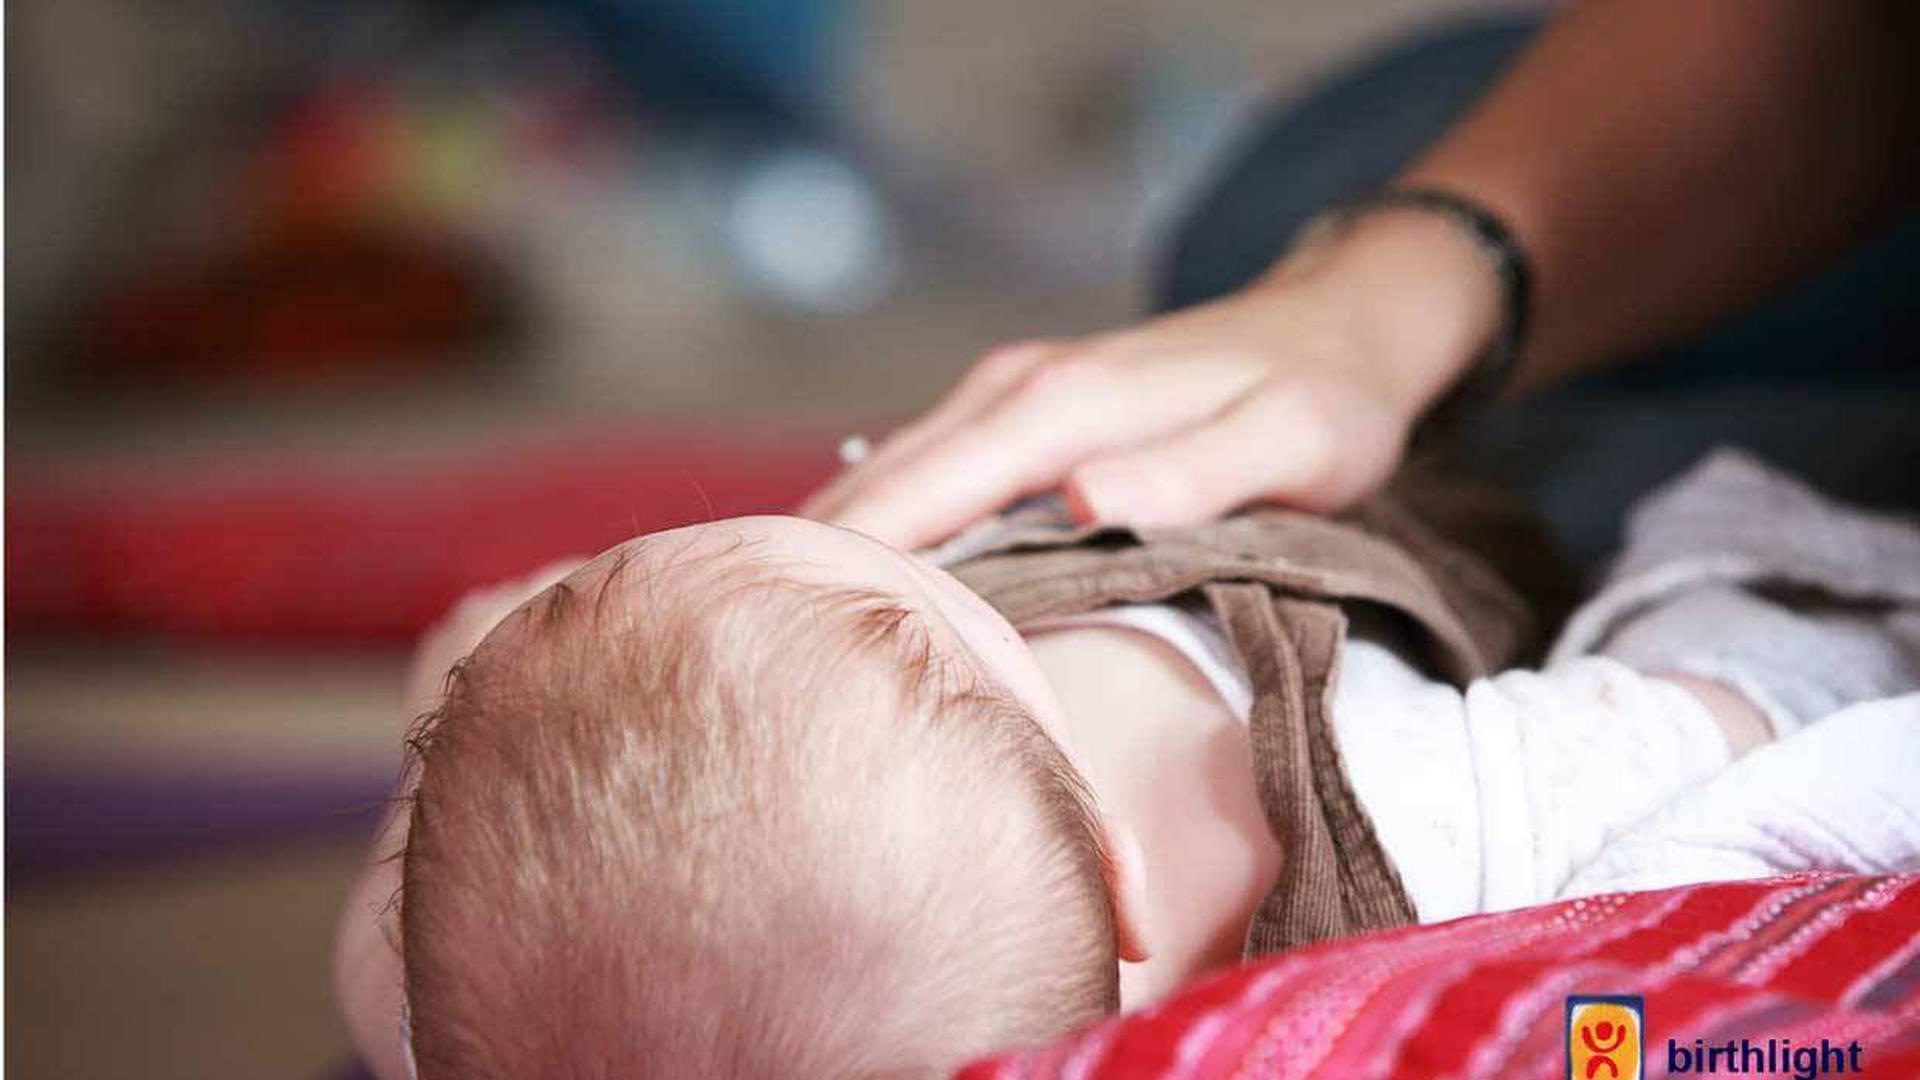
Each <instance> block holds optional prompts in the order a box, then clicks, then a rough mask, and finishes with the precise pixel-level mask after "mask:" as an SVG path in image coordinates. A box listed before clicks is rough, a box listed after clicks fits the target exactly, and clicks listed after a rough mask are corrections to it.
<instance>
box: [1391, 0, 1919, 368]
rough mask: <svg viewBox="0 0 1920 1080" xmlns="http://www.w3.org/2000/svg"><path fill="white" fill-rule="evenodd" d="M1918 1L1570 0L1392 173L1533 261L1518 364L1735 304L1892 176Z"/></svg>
mask: <svg viewBox="0 0 1920 1080" xmlns="http://www.w3.org/2000/svg"><path fill="white" fill-rule="evenodd" d="M1916 15H1920V8H1916V6H1914V5H1906V4H1900V3H1879V4H1877V3H1871V2H1868V0H1812V2H1810V0H1687V2H1685V3H1673V2H1671V0H1594V2H1587V3H1580V4H1577V5H1575V6H1574V7H1572V8H1571V9H1570V10H1568V11H1567V12H1566V14H1565V15H1564V16H1562V17H1561V18H1560V19H1559V20H1558V21H1557V22H1556V23H1555V24H1554V25H1553V26H1551V27H1550V28H1549V29H1548V30H1547V31H1546V32H1545V33H1544V34H1543V35H1542V37H1541V39H1540V41H1539V42H1538V43H1537V44H1536V45H1535V46H1534V47H1533V48H1531V49H1530V50H1529V51H1528V52H1527V54H1526V55H1525V56H1524V57H1523V58H1522V59H1521V60H1520V62H1519V63H1518V64H1517V65H1516V67H1515V68H1514V69H1513V70H1512V71H1511V72H1510V73H1509V74H1508V75H1507V76H1506V77H1505V78H1504V79H1503V80H1502V81H1501V83H1500V84H1499V86H1498V87H1497V88H1496V89H1495V90H1494V91H1493V92H1492V93H1491V94H1490V95H1489V96H1488V97H1487V99H1486V100H1485V101H1484V102H1483V103H1482V104H1481V105H1480V106H1479V107H1478V108H1477V109H1475V111H1474V112H1473V113H1471V114H1470V115H1469V116H1468V117H1467V118H1466V119H1465V120H1464V121H1463V122H1462V123H1461V124H1460V125H1459V126H1458V127H1457V128H1456V129H1455V130H1454V131H1453V132H1452V133H1450V134H1449V135H1448V136H1447V137H1446V138H1445V139H1443V140H1442V141H1441V142H1440V143H1439V144H1437V145H1436V146H1434V147H1433V148H1432V149H1431V150H1430V151H1429V152H1428V153H1427V154H1425V155H1424V156H1422V157H1421V158H1420V159H1418V160H1417V161H1416V162H1415V163H1414V164H1413V166H1412V167H1411V168H1410V169H1409V170H1408V171H1407V173H1406V174H1405V175H1404V176H1403V177H1402V182H1403V183H1407V184H1431V185H1436V186H1441V187H1445V188H1449V189H1452V190H1455V191H1457V192H1460V193H1462V194H1466V195H1468V196H1470V197H1472V198H1475V199H1477V200H1479V201H1481V202H1483V203H1485V204H1487V205H1488V206H1490V207H1492V208H1493V209H1494V210H1496V211H1497V212H1498V213H1500V214H1501V215H1502V216H1504V217H1505V218H1506V219H1507V220H1508V222H1509V224H1510V225H1511V227H1512V228H1513V230H1514V231H1515V232H1516V234H1517V235H1518V236H1519V238H1520V240H1521V242H1522V244H1523V245H1524V246H1525V247H1526V249H1527V250H1528V252H1529V253H1530V255H1531V257H1532V259H1533V261H1534V264H1535V286H1536V289H1535V308H1534V312H1535V321H1534V327H1533V335H1532V340H1531V342H1530V345H1529V348H1528V350H1527V353H1526V358H1525V361H1524V362H1523V365H1522V368H1521V370H1520V375H1519V378H1520V381H1521V382H1523V383H1533V384H1537V383H1540V382H1544V381H1549V380H1551V379H1553V378H1555V377H1557V376H1561V375H1564V374H1567V373H1570V372H1573V371H1577V370H1581V369H1584V368H1589V367H1593V366H1595V365H1598V364H1601V363H1605V362H1609V361H1612V360H1615V359H1618V358H1622V357H1625V356H1628V355H1631V354H1632V353H1633V352H1634V351H1636V350H1639V349H1643V348H1645V347H1647V346H1650V345H1654V344H1657V343H1659V342H1660V341H1662V340H1665V339H1669V338H1672V337H1674V336H1676V335H1679V334H1683V333H1685V332H1687V331H1690V330H1694V329H1697V328H1699V327H1700V326H1702V325H1704V324H1706V323H1707V322H1709V321H1710V320H1713V319H1715V318H1717V317H1720V316H1724V315H1726V314H1729V313H1731V312H1733V311H1735V310H1737V309H1738V308H1739V307H1740V306H1742V305H1743V304H1745V303H1747V302H1750V301H1752V300H1754V299H1756V298H1758V297H1760V296H1763V295H1765V294H1766V293H1767V292H1768V291H1769V290H1771V289H1774V288H1777V287H1779V286H1780V285H1782V284H1784V283H1785V282H1787V281H1789V280H1791V279H1792V277H1793V276H1794V275H1796V274H1798V273H1801V272H1804V271H1806V270H1808V269H1811V268H1814V267H1816V266H1818V265H1819V264H1820V263H1821V262H1823V261H1824V260H1827V259H1829V258H1831V257H1832V256H1833V255H1834V254H1835V253H1836V252H1838V251H1840V250H1842V249H1844V247H1845V246H1846V245H1847V244H1848V243H1849V242H1850V241H1853V240H1855V239H1857V238H1858V237H1859V236H1860V235H1861V234H1862V233H1863V232H1865V231H1866V230H1867V229H1869V228H1870V227H1871V226H1872V224H1873V223H1874V222H1875V221H1877V220H1879V219H1881V218H1882V217H1883V216H1884V215H1885V214H1886V213H1888V212H1889V211H1890V210H1891V209H1892V208H1893V207H1894V206H1895V205H1896V204H1897V202H1898V200H1899V199H1900V198H1901V197H1902V196H1903V194H1905V193H1904V192H1903V191H1902V185H1903V183H1907V182H1909V178H1910V177H1911V175H1912V167H1913V164H1914V162H1913V156H1914V149H1913V147H1914V142H1915V138H1914V129H1913V126H1912V123H1913V120H1914V116H1913V103H1914V96H1915V95H1914V92H1913V78H1912V76H1911V75H1910V74H1909V73H1908V71H1907V67H1908V66H1909V65H1910V63H1911V56H1910V55H1909V54H1908V52H1907V50H1909V49H1911V48H1912V47H1913V42H1914V41H1915V37H1914V34H1913V30H1914V28H1915V25H1916V23H1917V22H1920V18H1916Z"/></svg>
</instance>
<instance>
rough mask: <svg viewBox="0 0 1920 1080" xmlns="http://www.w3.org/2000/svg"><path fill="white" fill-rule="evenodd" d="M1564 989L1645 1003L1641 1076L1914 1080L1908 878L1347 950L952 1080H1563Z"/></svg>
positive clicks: (1515, 919)
mask: <svg viewBox="0 0 1920 1080" xmlns="http://www.w3.org/2000/svg"><path fill="white" fill-rule="evenodd" d="M1573 994H1608V995H1616V994H1625V995H1641V996H1643V997H1644V999H1645V1021H1644V1022H1645V1029H1644V1030H1645V1043H1644V1049H1645V1058H1644V1060H1645V1062H1646V1063H1647V1065H1648V1067H1647V1069H1646V1074H1647V1075H1648V1076H1653V1075H1665V1069H1664V1066H1663V1065H1662V1063H1663V1062H1664V1061H1665V1053H1666V1047H1667V1044H1668V1040H1670V1039H1671V1040H1673V1041H1674V1042H1675V1043H1676V1044H1677V1045H1679V1046H1682V1047H1691V1046H1692V1045H1693V1041H1694V1040H1695V1039H1704V1040H1706V1042H1707V1043H1708V1044H1710V1045H1714V1046H1719V1045H1724V1044H1725V1043H1726V1042H1728V1041H1729V1040H1739V1039H1742V1038H1746V1039H1751V1040H1753V1043H1754V1044H1756V1045H1759V1046H1761V1047H1762V1048H1763V1050H1764V1047H1765V1045H1766V1042H1767V1040H1768V1039H1775V1038H1777V1039H1783V1040H1791V1041H1792V1044H1793V1046H1794V1047H1804V1046H1808V1045H1813V1046H1819V1045H1820V1044H1821V1041H1822V1040H1823V1039H1824V1040H1826V1041H1827V1042H1828V1043H1830V1044H1838V1045H1840V1046H1843V1047H1844V1046H1846V1045H1848V1044H1850V1043H1852V1042H1855V1041H1857V1042H1858V1043H1859V1044H1860V1046H1861V1054H1860V1064H1861V1065H1862V1066H1863V1068H1862V1069H1861V1071H1860V1072H1859V1073H1858V1074H1857V1075H1862V1076H1883V1077H1914V1076H1920V874H1904V875H1894V876H1887V877H1855V876H1849V875H1839V874H1807V875H1795V876H1791V877H1785V878H1775V879H1769V880H1764V881H1741V882H1721V883H1714V884H1707V885H1693V886H1687V887H1684V888H1679V889H1668V890H1664V891H1660V892H1646V893H1627V894H1616V895H1610V896H1596V897H1591V898H1588V899H1584V900H1570V901H1566V902H1563V903H1558V904H1548V905H1545V906H1542V907H1535V908H1526V909H1523V910H1520V911H1509V912H1502V913H1499V914H1495V915H1481V916H1475V917H1472V918H1467V919H1460V920H1457V921H1455V922H1450V923H1440V924H1437V925H1434V926H1416V927H1408V928H1406V929H1403V930H1394V931H1389V932H1387V933H1382V934H1373V935H1368V936H1366V937H1360V938H1351V939H1348V940H1346V941H1340V942H1333V943H1330V944H1327V945H1322V946H1319V947H1316V948H1311V949H1305V950H1302V951H1300V952H1295V953H1290V954H1287V955H1283V956H1277V957H1272V958H1269V959H1266V960H1263V961H1260V962H1258V963H1254V964H1250V965H1248V966H1246V967H1242V968H1239V969H1237V970H1234V971H1232V972H1229V973H1227V974H1224V975H1221V976H1219V977H1216V978H1213V979H1210V980H1207V981H1205V982H1202V983H1200V984H1198V985H1196V986H1194V987H1192V988H1190V989H1188V990H1187V991H1185V992H1183V993H1180V994H1177V995H1175V996H1174V997H1173V998H1172V999H1170V1000H1168V1001H1166V1002H1164V1003H1162V1004H1160V1005H1157V1006H1155V1007H1153V1008H1151V1009H1148V1010H1145V1011H1143V1012H1140V1013H1136V1014H1133V1015H1131V1016H1126V1017H1121V1018H1118V1019H1115V1020H1112V1021H1109V1022H1107V1023H1105V1024H1101V1025H1099V1026H1098V1027H1094V1028H1090V1029H1088V1030H1087V1031H1084V1032H1082V1033H1080V1034H1078V1035H1074V1036H1071V1037H1069V1038H1066V1039H1063V1040H1061V1041H1060V1042H1058V1043H1055V1044H1054V1045H1052V1046H1049V1047H1045V1048H1042V1049H1038V1050H1029V1051H1023V1052H1019V1053H1014V1054H1009V1055H1007V1056H1004V1057H1001V1058H997V1059H994V1060H991V1061H987V1062H982V1063H980V1064H977V1065H974V1066H971V1067H969V1068H967V1069H966V1070H964V1071H963V1072H962V1073H961V1077H962V1080H1014V1078H1016V1077H1017V1078H1019V1080H1050V1078H1066V1077H1073V1078H1076V1080H1122V1078H1125V1080H1144V1078H1148V1077H1153V1078H1168V1080H1171V1078H1174V1077H1180V1078H1183V1080H1226V1078H1228V1077H1235V1078H1238V1077H1249V1078H1251V1077H1258V1078H1261V1080H1284V1078H1324V1080H1350V1078H1353V1077H1377V1078H1413V1077H1435V1076H1490V1077H1492V1076H1497V1077H1522V1076H1524V1077H1536V1078H1540V1080H1547V1078H1552V1080H1560V1078H1561V1077H1564V1076H1567V1075H1569V1071H1568V1069H1567V1064H1566V1062H1567V1056H1566V1055H1567V1032H1566V1030H1565V1023H1566V1021H1565V1017H1566V1016H1567V1012H1566V1000H1567V997H1568V996H1569V995H1573ZM1781 1075H1785V1073H1784V1072H1782V1073H1781Z"/></svg>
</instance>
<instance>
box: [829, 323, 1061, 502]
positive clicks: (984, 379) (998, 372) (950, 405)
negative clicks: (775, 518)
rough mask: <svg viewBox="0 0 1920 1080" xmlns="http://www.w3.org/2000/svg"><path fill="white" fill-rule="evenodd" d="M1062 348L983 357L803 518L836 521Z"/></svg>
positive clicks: (1029, 346) (834, 483)
mask: <svg viewBox="0 0 1920 1080" xmlns="http://www.w3.org/2000/svg"><path fill="white" fill-rule="evenodd" d="M1058 347H1059V346H1058V344H1057V343H1056V342H1054V341H1050V340H1036V341H1023V342H1017V343H1015V344H1012V345H1005V346H1002V347H1000V348H998V349H995V350H993V351H992V352H989V353H987V354H986V355H985V356H983V357H981V358H980V359H979V360H978V361H977V362H975V363H974V365H973V366H972V367H971V368H969V369H968V370H967V373H966V374H965V375H963V376H961V378H960V381H959V382H958V383H957V384H955V386H954V388H953V389H952V390H950V391H948V393H947V395H946V397H945V398H943V399H941V401H940V402H939V403H938V404H936V405H935V406H934V407H933V408H932V409H929V410H928V411H927V413H926V414H925V415H923V416H921V417H920V418H919V419H918V420H915V421H914V422H912V423H910V424H908V425H906V426H905V427H902V428H900V429H899V430H898V431H896V432H894V433H893V434H891V435H889V436H888V437H887V438H886V439H884V440H882V441H881V443H880V445H878V446H877V447H875V448H874V449H873V450H872V451H871V452H870V453H869V454H868V456H867V458H866V460H864V461H861V462H857V463H855V464H853V465H851V466H849V467H847V468H846V469H843V470H841V472H840V473H839V475H837V476H835V477H834V478H833V479H832V480H831V481H829V482H828V483H827V485H826V486H825V487H823V488H821V489H820V490H819V491H817V492H815V493H814V494H812V495H810V496H808V498H807V501H806V502H804V503H803V504H801V507H800V511H799V512H800V514H801V515H802V516H803V517H813V518H832V517H833V516H835V515H836V514H838V513H839V512H840V511H841V510H842V509H843V508H844V507H846V505H847V504H848V503H849V502H851V501H852V500H853V499H854V498H856V497H857V496H858V494H859V493H860V492H862V491H864V490H866V489H867V488H869V487H871V486H872V485H874V484H875V483H876V482H878V480H879V479H880V478H881V477H883V476H885V475H887V474H888V473H890V472H892V471H894V470H895V469H897V468H899V467H900V466H901V465H902V464H903V463H905V462H907V461H909V460H911V459H912V458H913V456H914V455H916V454H918V453H920V452H921V451H922V450H923V449H925V448H926V447H927V446H928V445H930V444H932V443H935V442H937V441H939V440H940V439H943V438H946V437H947V436H949V435H950V434H951V433H952V432H953V431H954V430H955V429H957V428H959V427H960V426H962V425H964V424H966V423H968V422H970V421H971V420H972V419H973V418H974V417H976V416H977V415H978V414H980V413H981V412H983V411H985V410H986V409H987V408H989V407H991V406H992V404H993V403H994V402H995V401H996V400H997V399H999V398H1000V397H1001V396H1003V395H1004V394H1006V393H1007V392H1008V391H1010V390H1012V389H1013V388H1014V387H1016V386H1018V385H1019V384H1020V382H1021V381H1022V380H1024V379H1025V378H1027V376H1028V375H1029V373H1031V372H1032V371H1033V370H1034V369H1035V368H1037V367H1039V366H1040V365H1041V364H1042V363H1044V362H1045V361H1046V360H1047V358H1048V357H1050V356H1051V355H1053V353H1054V351H1055V350H1056V349H1057V348H1058Z"/></svg>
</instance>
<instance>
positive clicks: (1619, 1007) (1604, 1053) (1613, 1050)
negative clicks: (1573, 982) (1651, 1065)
mask: <svg viewBox="0 0 1920 1080" xmlns="http://www.w3.org/2000/svg"><path fill="white" fill-rule="evenodd" d="M1646 1024H1647V1006H1646V1002H1645V1000H1644V999H1642V998H1640V997H1638V996H1628V995H1601V994H1575V995H1573V996H1571V997H1569V998H1567V1080H1642V1077H1643V1075H1644V1071H1643V1070H1642V1068H1641V1058H1642V1056H1643V1055H1642V1050H1643V1049H1644V1048H1645V1046H1646V1035H1647V1031H1646Z"/></svg>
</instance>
